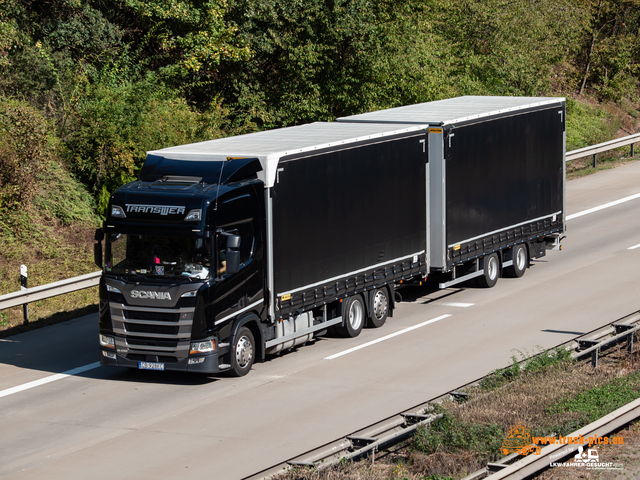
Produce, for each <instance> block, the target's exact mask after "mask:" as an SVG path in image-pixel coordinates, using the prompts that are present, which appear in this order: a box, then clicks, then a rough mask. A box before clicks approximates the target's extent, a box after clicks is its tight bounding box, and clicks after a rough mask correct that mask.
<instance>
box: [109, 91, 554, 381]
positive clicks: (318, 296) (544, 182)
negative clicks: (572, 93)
mask: <svg viewBox="0 0 640 480" xmlns="http://www.w3.org/2000/svg"><path fill="white" fill-rule="evenodd" d="M564 152H565V101H564V99H563V98H522V97H460V98H454V99H450V100H442V101H437V102H429V103H423V104H418V105H412V106H407V107H400V108H396V109H389V110H384V111H380V112H371V113H369V114H363V115H356V116H353V117H346V118H341V119H339V120H338V121H337V122H331V123H313V124H308V125H301V126H295V127H288V128H282V129H277V130H271V131H265V132H259V133H252V134H248V135H241V136H237V137H230V138H222V139H218V140H211V141H207V142H201V143H196V144H191V145H183V146H178V147H171V148H165V149H162V150H157V151H152V152H148V154H147V159H146V161H145V164H144V166H143V168H142V170H141V171H140V175H139V178H138V180H137V181H135V182H132V183H129V184H127V185H125V186H123V187H121V188H119V189H118V190H117V191H116V192H114V193H113V195H112V197H111V200H110V204H109V209H108V212H107V218H106V221H105V222H104V225H103V228H102V229H100V230H98V232H97V233H96V240H97V241H98V243H97V244H96V262H97V263H98V264H99V265H100V266H101V267H102V268H103V275H102V279H101V282H100V333H99V335H100V339H99V341H100V351H101V354H100V360H101V363H102V364H103V365H112V366H124V367H130V368H137V369H150V370H181V371H194V372H204V373H217V372H225V371H229V372H230V373H232V374H234V375H244V374H246V373H248V372H249V370H250V369H251V366H252V365H253V363H254V361H256V360H257V361H261V360H263V359H264V358H265V356H266V355H269V354H277V353H279V352H281V351H283V350H288V349H291V348H293V347H295V346H298V345H302V344H304V343H306V342H309V341H310V340H312V339H313V338H314V337H315V336H318V335H322V334H324V333H325V332H327V331H328V329H330V328H331V329H332V330H334V331H335V332H337V333H338V334H340V335H342V336H345V337H355V336H357V335H358V334H359V333H360V331H361V330H362V328H363V326H365V325H368V326H371V327H380V326H382V325H383V324H384V323H385V321H386V320H387V317H390V316H392V314H393V309H394V306H395V303H394V298H395V295H394V293H395V288H396V286H397V285H399V284H400V283H401V282H404V283H411V282H415V281H423V280H425V279H426V278H427V276H428V275H430V274H436V273H437V274H438V276H439V277H441V278H442V279H443V280H442V283H440V286H441V287H443V288H444V287H447V286H450V285H453V284H455V283H459V282H463V281H466V280H469V279H472V278H474V277H477V281H478V282H479V283H480V284H481V285H483V286H486V287H491V286H493V285H495V283H496V282H497V280H498V277H499V276H500V275H501V273H505V274H509V275H511V276H516V277H519V276H522V275H523V274H524V272H525V270H526V268H527V267H528V266H529V260H530V259H531V258H537V257H541V256H543V255H544V254H545V249H546V248H559V239H560V235H561V234H562V233H563V231H564V212H565V208H564V201H565V200H564V187H565V170H564ZM102 241H104V257H103V255H102Z"/></svg>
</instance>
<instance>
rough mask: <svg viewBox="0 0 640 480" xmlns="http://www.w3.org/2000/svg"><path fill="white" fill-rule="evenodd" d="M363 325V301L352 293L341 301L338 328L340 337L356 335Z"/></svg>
mask: <svg viewBox="0 0 640 480" xmlns="http://www.w3.org/2000/svg"><path fill="white" fill-rule="evenodd" d="M362 327H364V302H363V301H362V297H361V296H360V295H354V296H352V297H349V298H348V299H346V300H344V301H343V302H342V325H340V327H339V328H338V333H339V334H340V336H341V337H351V338H354V337H357V336H358V335H360V332H361V331H362Z"/></svg>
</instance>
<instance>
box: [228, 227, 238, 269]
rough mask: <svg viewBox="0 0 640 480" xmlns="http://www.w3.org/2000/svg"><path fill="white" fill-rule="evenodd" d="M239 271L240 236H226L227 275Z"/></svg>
mask: <svg viewBox="0 0 640 480" xmlns="http://www.w3.org/2000/svg"><path fill="white" fill-rule="evenodd" d="M238 270H240V235H233V234H230V235H229V236H227V272H226V273H227V274H229V275H232V274H234V273H237V272H238Z"/></svg>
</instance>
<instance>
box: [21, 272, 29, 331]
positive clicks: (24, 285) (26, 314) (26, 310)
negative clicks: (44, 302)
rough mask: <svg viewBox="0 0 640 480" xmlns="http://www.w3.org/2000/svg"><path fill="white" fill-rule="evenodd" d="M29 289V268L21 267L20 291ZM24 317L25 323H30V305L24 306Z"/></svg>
mask: <svg viewBox="0 0 640 480" xmlns="http://www.w3.org/2000/svg"><path fill="white" fill-rule="evenodd" d="M26 289H27V266H26V265H20V290H26ZM22 316H23V318H24V323H29V304H28V303H25V304H23V305H22Z"/></svg>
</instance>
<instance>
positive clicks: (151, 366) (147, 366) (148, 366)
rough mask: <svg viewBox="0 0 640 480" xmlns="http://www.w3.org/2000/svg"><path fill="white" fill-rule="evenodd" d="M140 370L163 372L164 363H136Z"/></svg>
mask: <svg viewBox="0 0 640 480" xmlns="http://www.w3.org/2000/svg"><path fill="white" fill-rule="evenodd" d="M138 368H139V369H140V370H164V363H154V362H138Z"/></svg>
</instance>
